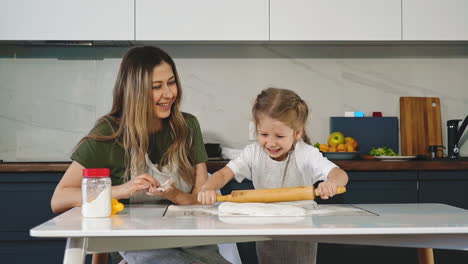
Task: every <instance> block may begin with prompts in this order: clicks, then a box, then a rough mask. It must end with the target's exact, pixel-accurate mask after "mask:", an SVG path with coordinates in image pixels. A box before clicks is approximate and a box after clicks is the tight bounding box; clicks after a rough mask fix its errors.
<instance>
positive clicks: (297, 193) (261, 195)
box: [216, 186, 346, 203]
mask: <svg viewBox="0 0 468 264" xmlns="http://www.w3.org/2000/svg"><path fill="white" fill-rule="evenodd" d="M344 192H346V187H338V189H337V190H336V194H340V193H344ZM316 196H320V193H319V192H318V190H315V188H314V186H299V187H286V188H274V189H257V190H241V191H233V192H232V193H231V194H229V195H218V196H217V197H216V201H217V202H235V203H274V202H289V201H300V200H313V199H315V197H316Z"/></svg>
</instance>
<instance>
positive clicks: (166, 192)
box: [146, 179, 179, 201]
mask: <svg viewBox="0 0 468 264" xmlns="http://www.w3.org/2000/svg"><path fill="white" fill-rule="evenodd" d="M177 193H179V189H177V187H176V186H175V183H174V181H173V180H172V179H170V180H168V181H166V182H165V183H163V184H158V185H156V186H152V187H151V188H149V189H148V191H147V192H146V194H147V195H150V196H158V197H161V198H164V199H167V200H171V201H172V200H173V199H174V197H176V196H177Z"/></svg>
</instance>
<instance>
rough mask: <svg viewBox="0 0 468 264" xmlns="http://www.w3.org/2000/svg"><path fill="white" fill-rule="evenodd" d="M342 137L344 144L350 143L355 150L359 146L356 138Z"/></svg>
mask: <svg viewBox="0 0 468 264" xmlns="http://www.w3.org/2000/svg"><path fill="white" fill-rule="evenodd" d="M344 139H345V144H351V145H352V146H353V148H354V150H356V149H357V147H358V146H359V144H358V142H357V140H356V139H354V138H352V137H345V138H344Z"/></svg>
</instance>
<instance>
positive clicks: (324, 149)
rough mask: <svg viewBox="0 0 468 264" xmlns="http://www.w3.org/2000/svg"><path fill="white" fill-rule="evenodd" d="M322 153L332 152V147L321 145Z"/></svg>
mask: <svg viewBox="0 0 468 264" xmlns="http://www.w3.org/2000/svg"><path fill="white" fill-rule="evenodd" d="M319 149H320V151H322V152H328V151H329V150H330V147H329V146H328V145H327V144H320V148H319Z"/></svg>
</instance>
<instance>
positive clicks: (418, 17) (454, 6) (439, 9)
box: [402, 0, 468, 40]
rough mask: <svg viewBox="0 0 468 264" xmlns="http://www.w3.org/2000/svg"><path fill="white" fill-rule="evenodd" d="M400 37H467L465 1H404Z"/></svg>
mask: <svg viewBox="0 0 468 264" xmlns="http://www.w3.org/2000/svg"><path fill="white" fill-rule="evenodd" d="M402 10H403V12H402V14H403V15H402V21H403V40H468V16H467V11H468V1H466V0H403V1H402Z"/></svg>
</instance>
